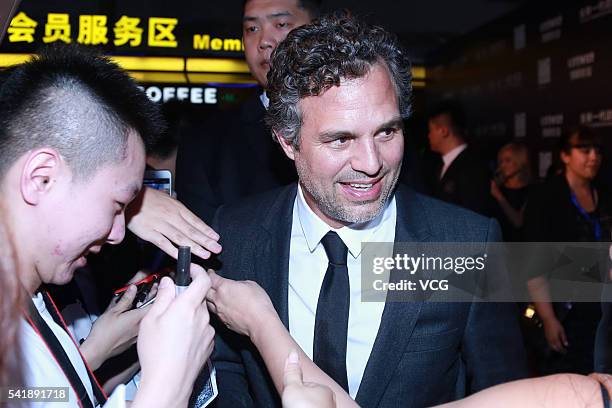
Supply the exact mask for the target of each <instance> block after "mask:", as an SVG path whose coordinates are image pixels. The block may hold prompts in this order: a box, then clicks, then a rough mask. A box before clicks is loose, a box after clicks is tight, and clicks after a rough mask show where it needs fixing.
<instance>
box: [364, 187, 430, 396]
mask: <svg viewBox="0 0 612 408" xmlns="http://www.w3.org/2000/svg"><path fill="white" fill-rule="evenodd" d="M395 197H396V203H397V221H396V226H395V242H423V241H427V240H428V239H429V238H430V236H431V234H430V231H429V228H428V224H427V221H426V217H424V215H423V214H424V213H425V211H424V209H423V208H421V205H420V203H419V201H418V198H417V197H416V195H415V194H414V192H412V191H411V190H408V189H404V188H402V187H398V189H397V192H396V194H395ZM396 251H397V248H396V249H394V255H395V252H396ZM421 306H422V302H405V301H404V302H402V301H398V302H386V304H385V309H384V311H383V315H382V319H381V322H380V327H379V329H378V334H377V336H376V340H375V342H374V347H373V348H372V353H371V354H370V358H369V360H368V363H367V365H366V369H365V372H364V374H363V379H362V380H361V385H360V386H359V391H358V393H357V398H356V401H357V403H358V404H359V405H360V406H362V407H375V406H377V405H378V403H379V401H380V399H381V398H382V396H383V394H384V392H385V390H386V388H387V386H388V384H389V382H390V381H391V379H392V377H393V374H394V372H395V369H396V366H397V364H398V363H399V361H400V360H401V357H402V354H403V353H404V350H405V348H406V346H407V344H408V342H409V341H410V338H411V336H412V331H413V329H414V325H415V323H416V321H417V319H418V316H419V312H420V310H421Z"/></svg>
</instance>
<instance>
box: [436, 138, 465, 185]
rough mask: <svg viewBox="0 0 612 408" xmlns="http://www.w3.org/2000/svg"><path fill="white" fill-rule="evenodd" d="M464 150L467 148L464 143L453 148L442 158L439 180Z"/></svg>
mask: <svg viewBox="0 0 612 408" xmlns="http://www.w3.org/2000/svg"><path fill="white" fill-rule="evenodd" d="M466 148H467V143H464V144H462V145H459V146H457V147H455V148H454V149H453V150H451V151H450V152H448V153H446V154H445V155H444V156H442V161H443V162H444V166H442V171H441V172H440V179H442V177H444V173H446V170H448V168H449V167H450V165H451V164H453V162H454V161H455V159H456V158H457V156H459V155H460V154H461V152H462V151H464V150H465V149H466Z"/></svg>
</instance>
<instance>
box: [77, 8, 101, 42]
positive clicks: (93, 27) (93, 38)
mask: <svg viewBox="0 0 612 408" xmlns="http://www.w3.org/2000/svg"><path fill="white" fill-rule="evenodd" d="M107 31H108V28H106V16H99V15H94V16H79V37H78V38H77V42H78V43H80V44H86V45H99V44H106V43H108V38H106V33H107Z"/></svg>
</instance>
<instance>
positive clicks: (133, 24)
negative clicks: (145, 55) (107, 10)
mask: <svg viewBox="0 0 612 408" xmlns="http://www.w3.org/2000/svg"><path fill="white" fill-rule="evenodd" d="M138 24H140V19H139V18H138V17H128V16H121V18H120V19H119V20H118V21H117V22H116V23H115V28H114V31H115V41H114V44H115V45H116V46H121V45H125V44H127V43H128V41H129V43H130V47H138V46H139V45H140V43H141V42H142V28H140V27H138Z"/></svg>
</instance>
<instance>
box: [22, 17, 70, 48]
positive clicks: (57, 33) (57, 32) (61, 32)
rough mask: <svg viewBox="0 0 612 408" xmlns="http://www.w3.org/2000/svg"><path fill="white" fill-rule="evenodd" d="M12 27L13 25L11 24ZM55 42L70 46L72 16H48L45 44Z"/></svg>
mask: <svg viewBox="0 0 612 408" xmlns="http://www.w3.org/2000/svg"><path fill="white" fill-rule="evenodd" d="M13 21H14V19H13ZM12 25H13V23H12V22H11V26H12ZM55 41H63V42H65V43H67V44H70V41H71V40H70V16H69V15H68V14H57V13H49V14H47V24H45V36H44V37H43V42H44V43H50V42H55Z"/></svg>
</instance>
